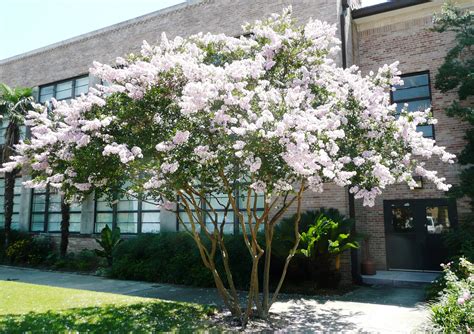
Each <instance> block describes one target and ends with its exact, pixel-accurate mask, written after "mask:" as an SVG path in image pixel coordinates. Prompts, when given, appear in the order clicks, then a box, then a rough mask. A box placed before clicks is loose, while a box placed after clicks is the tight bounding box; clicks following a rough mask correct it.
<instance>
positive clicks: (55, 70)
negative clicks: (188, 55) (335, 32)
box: [0, 0, 340, 87]
mask: <svg viewBox="0 0 474 334" xmlns="http://www.w3.org/2000/svg"><path fill="white" fill-rule="evenodd" d="M339 4H340V0H317V1H316V0H273V1H268V0H204V1H201V2H198V3H196V4H192V5H187V6H186V5H184V4H183V5H179V6H177V7H176V8H175V9H174V10H170V9H165V10H162V11H158V12H155V13H151V14H148V15H145V16H144V17H142V18H139V19H135V20H131V21H129V22H124V23H119V24H117V25H114V26H111V27H108V28H104V29H102V30H101V31H99V32H97V33H90V34H86V35H85V36H83V37H77V38H73V39H71V40H66V41H64V42H61V43H58V44H57V45H56V46H54V47H49V48H45V49H44V50H41V51H39V52H33V53H29V54H26V55H20V56H17V57H14V58H13V59H11V60H6V61H0V82H5V83H7V84H8V85H11V86H30V87H33V86H38V85H43V84H47V83H50V82H54V81H58V80H62V79H66V78H71V77H74V76H77V75H81V74H85V73H87V72H88V70H89V68H90V67H91V65H92V62H93V61H94V60H96V61H99V62H105V63H111V62H113V61H114V60H115V58H116V57H117V56H123V55H126V54H128V53H130V52H136V51H138V50H139V48H140V46H141V43H142V41H143V40H147V41H148V42H149V43H150V44H153V43H156V41H157V40H158V39H159V38H160V36H161V33H162V32H166V33H167V35H168V37H169V38H173V37H174V36H177V35H178V36H189V35H191V34H194V33H198V32H212V33H225V34H228V35H233V36H237V35H239V34H241V32H242V29H241V26H242V24H243V23H245V22H253V21H255V20H257V19H262V18H265V17H267V16H268V15H270V14H272V13H280V12H281V11H282V9H283V8H285V7H287V6H288V5H292V7H293V13H294V17H295V18H296V19H297V20H298V22H300V23H305V22H307V21H308V19H309V18H310V17H313V18H319V19H322V20H325V21H328V22H331V23H338V22H339V21H338V16H337V14H338V11H339V9H338V8H339V7H340V5H339ZM111 10H112V9H111Z"/></svg>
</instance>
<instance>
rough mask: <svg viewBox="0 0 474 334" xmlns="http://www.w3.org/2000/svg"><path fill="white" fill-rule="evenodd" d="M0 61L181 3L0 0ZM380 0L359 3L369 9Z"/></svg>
mask: <svg viewBox="0 0 474 334" xmlns="http://www.w3.org/2000/svg"><path fill="white" fill-rule="evenodd" d="M0 1H1V4H2V9H1V10H0V60H1V59H5V58H8V57H12V56H15V55H18V54H21V53H24V52H28V51H31V50H34V49H37V48H40V47H43V46H46V45H49V44H53V43H56V42H59V41H62V40H65V39H68V38H71V37H74V36H77V35H81V34H85V33H87V32H90V31H93V30H97V29H100V28H104V27H107V26H109V25H112V24H115V23H119V22H122V21H125V20H128V19H132V18H135V17H137V16H140V15H144V14H148V13H151V12H153V11H156V10H159V9H162V8H166V7H169V6H173V5H176V4H178V3H182V2H184V0H0ZM379 2H384V0H362V5H363V6H370V5H373V4H375V3H379Z"/></svg>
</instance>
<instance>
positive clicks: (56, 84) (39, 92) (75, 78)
mask: <svg viewBox="0 0 474 334" xmlns="http://www.w3.org/2000/svg"><path fill="white" fill-rule="evenodd" d="M83 78H89V74H81V75H78V76H74V77H72V78H68V79H64V80H59V81H54V82H50V83H47V84H44V85H41V86H39V91H38V101H39V102H40V103H46V102H49V101H50V100H51V98H55V99H56V93H57V87H58V85H60V84H62V83H65V82H68V81H72V88H71V90H72V94H71V96H70V97H67V98H62V99H56V100H57V101H65V100H69V99H74V98H76V97H79V96H80V94H79V95H76V81H77V80H79V79H83ZM49 86H53V96H52V97H51V98H49V99H48V100H47V101H43V102H41V90H42V89H44V88H45V87H49ZM89 88H90V82H89V83H88V84H87V89H89Z"/></svg>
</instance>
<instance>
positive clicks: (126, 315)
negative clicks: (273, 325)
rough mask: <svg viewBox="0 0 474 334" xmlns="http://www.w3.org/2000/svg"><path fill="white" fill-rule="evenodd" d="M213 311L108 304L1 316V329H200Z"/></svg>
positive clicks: (164, 305)
mask: <svg viewBox="0 0 474 334" xmlns="http://www.w3.org/2000/svg"><path fill="white" fill-rule="evenodd" d="M213 312H214V311H213V309H212V308H210V307H205V306H199V305H192V304H184V303H172V302H151V303H138V304H132V305H120V306H115V305H106V306H101V307H86V308H73V309H66V310H60V311H48V312H45V313H35V312H30V313H27V314H22V315H17V314H10V315H5V316H2V317H0V332H2V333H25V332H49V333H59V332H70V331H71V332H80V333H82V332H89V333H131V332H133V333H137V332H138V333H144V332H146V333H151V332H169V331H176V330H185V331H198V330H200V329H204V328H206V327H208V322H207V320H206V318H207V315H210V314H212V313H213Z"/></svg>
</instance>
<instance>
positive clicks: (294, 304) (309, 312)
mask: <svg viewBox="0 0 474 334" xmlns="http://www.w3.org/2000/svg"><path fill="white" fill-rule="evenodd" d="M0 280H14V281H19V282H24V283H32V284H39V285H49V286H57V287H64V288H74V289H83V290H91V291H101V292H110V293H118V294H126V295H133V296H141V297H150V298H160V299H164V300H174V301H186V302H196V303H202V304H215V305H220V300H219V298H218V295H217V293H216V291H215V289H202V288H193V287H185V286H176V285H171V284H162V283H159V284H156V283H147V282H136V281H121V280H112V279H106V278H101V277H96V276H90V275H79V274H71V273H61V272H53V271H43V270H36V269H25V268H16V267H7V266H0ZM423 299H424V291H423V289H421V288H404V287H392V286H372V287H360V288H357V289H355V290H354V291H352V292H349V293H347V294H345V295H343V296H331V297H322V296H298V295H282V296H281V298H280V301H279V302H277V303H275V304H274V306H273V308H272V313H273V316H272V327H271V330H275V331H298V332H308V333H309V332H314V331H331V332H333V331H334V332H369V333H410V332H414V331H417V332H418V331H425V330H429V327H428V325H427V324H428V314H429V313H428V310H427V309H426V305H425V304H424V303H423ZM256 326H258V324H256ZM254 329H255V330H258V329H259V328H258V327H254ZM261 329H263V330H268V329H269V328H268V327H266V328H263V327H262V328H261Z"/></svg>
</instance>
